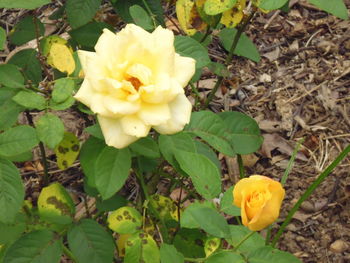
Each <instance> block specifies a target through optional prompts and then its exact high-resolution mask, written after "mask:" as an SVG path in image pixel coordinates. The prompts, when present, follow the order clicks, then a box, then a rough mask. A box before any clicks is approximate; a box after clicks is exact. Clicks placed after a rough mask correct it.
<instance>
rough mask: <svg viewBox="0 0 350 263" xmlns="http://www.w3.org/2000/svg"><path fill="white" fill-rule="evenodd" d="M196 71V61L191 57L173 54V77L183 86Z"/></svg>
mask: <svg viewBox="0 0 350 263" xmlns="http://www.w3.org/2000/svg"><path fill="white" fill-rule="evenodd" d="M195 71H196V61H195V60H194V59H193V58H189V57H182V56H180V55H179V54H176V55H175V67H174V77H175V78H176V79H177V81H178V82H179V83H180V84H181V86H182V87H185V86H186V85H187V83H188V82H189V81H190V79H191V78H192V76H193V75H194V72H195Z"/></svg>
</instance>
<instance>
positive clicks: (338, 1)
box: [308, 0, 349, 19]
mask: <svg viewBox="0 0 350 263" xmlns="http://www.w3.org/2000/svg"><path fill="white" fill-rule="evenodd" d="M308 1H309V2H310V3H311V4H314V5H315V6H317V7H318V8H320V9H322V10H324V11H326V12H328V13H331V14H332V15H335V16H337V17H339V18H341V19H348V18H349V15H348V9H347V8H346V6H345V4H344V1H343V0H332V1H329V0H308Z"/></svg>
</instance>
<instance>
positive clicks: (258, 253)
mask: <svg viewBox="0 0 350 263" xmlns="http://www.w3.org/2000/svg"><path fill="white" fill-rule="evenodd" d="M248 240H249V239H248ZM243 244H244V243H243ZM250 251H252V250H250ZM248 262H249V263H271V262H274V263H275V262H276V263H301V261H300V260H299V259H298V258H297V257H295V256H294V255H292V254H290V253H288V252H285V251H281V250H278V249H275V248H272V247H270V246H265V247H260V248H258V249H256V250H254V251H252V252H251V253H250V254H249V255H248Z"/></svg>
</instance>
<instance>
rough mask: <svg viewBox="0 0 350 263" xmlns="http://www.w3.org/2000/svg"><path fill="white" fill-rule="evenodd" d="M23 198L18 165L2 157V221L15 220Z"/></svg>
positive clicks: (0, 192) (0, 191) (0, 177)
mask: <svg viewBox="0 0 350 263" xmlns="http://www.w3.org/2000/svg"><path fill="white" fill-rule="evenodd" d="M23 199H24V187H23V184H22V180H21V177H20V175H19V172H18V170H17V168H16V166H15V165H14V164H13V163H11V162H10V161H8V160H5V159H1V158H0V222H4V223H12V222H13V221H14V220H15V216H16V215H17V213H18V212H19V209H20V208H21V206H22V203H23Z"/></svg>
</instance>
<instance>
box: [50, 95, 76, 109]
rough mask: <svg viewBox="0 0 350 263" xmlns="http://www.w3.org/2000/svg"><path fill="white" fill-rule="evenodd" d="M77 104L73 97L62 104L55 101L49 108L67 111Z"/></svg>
mask: <svg viewBox="0 0 350 263" xmlns="http://www.w3.org/2000/svg"><path fill="white" fill-rule="evenodd" d="M74 103H75V99H74V98H73V97H68V99H66V100H65V101H63V102H61V103H57V102H54V101H53V99H51V100H50V101H49V107H50V108H51V109H53V110H65V109H68V108H70V107H71V106H72V105H73V104H74Z"/></svg>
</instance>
